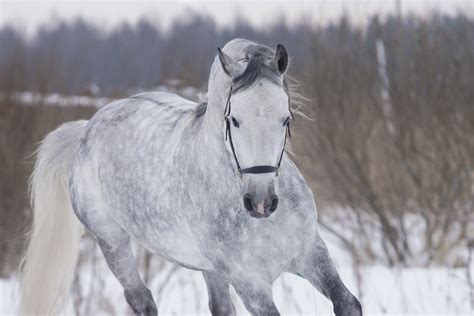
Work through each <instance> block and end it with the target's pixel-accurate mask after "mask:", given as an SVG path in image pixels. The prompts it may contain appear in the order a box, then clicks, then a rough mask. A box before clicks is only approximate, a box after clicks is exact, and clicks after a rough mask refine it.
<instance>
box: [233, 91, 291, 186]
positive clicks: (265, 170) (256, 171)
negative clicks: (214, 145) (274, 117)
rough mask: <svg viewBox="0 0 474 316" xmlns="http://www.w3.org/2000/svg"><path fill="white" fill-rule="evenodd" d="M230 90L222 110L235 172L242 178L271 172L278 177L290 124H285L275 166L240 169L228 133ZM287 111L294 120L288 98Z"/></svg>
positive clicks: (289, 133) (289, 135)
mask: <svg viewBox="0 0 474 316" xmlns="http://www.w3.org/2000/svg"><path fill="white" fill-rule="evenodd" d="M232 90H233V85H231V86H230V90H229V95H228V96H227V101H226V105H225V110H224V121H225V140H226V141H227V140H229V144H230V149H231V150H232V154H233V155H234V160H235V163H236V165H237V171H238V173H239V176H240V177H241V178H242V175H243V174H244V173H251V174H262V173H273V172H274V173H275V176H278V174H279V171H280V164H281V160H282V159H283V154H284V152H285V147H286V138H287V136H288V137H291V132H290V122H289V121H288V122H287V123H286V131H285V140H284V141H283V148H282V150H281V153H280V156H279V158H278V163H277V165H276V166H268V165H266V166H265V165H263V166H253V167H249V168H244V169H242V168H241V167H240V164H239V159H237V154H236V153H235V147H234V142H233V141H232V133H231V131H230V118H229V117H230V111H231V103H230V97H231V96H232ZM288 109H289V110H290V116H291V118H292V119H294V116H293V113H292V112H291V107H290V99H289V97H288Z"/></svg>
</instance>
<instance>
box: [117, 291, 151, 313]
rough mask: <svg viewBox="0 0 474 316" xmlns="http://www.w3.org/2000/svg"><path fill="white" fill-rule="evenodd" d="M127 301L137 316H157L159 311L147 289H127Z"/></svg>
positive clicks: (125, 292)
mask: <svg viewBox="0 0 474 316" xmlns="http://www.w3.org/2000/svg"><path fill="white" fill-rule="evenodd" d="M124 294H125V299H126V300H127V302H128V304H129V305H130V307H131V308H132V310H133V313H134V314H135V315H143V316H156V315H158V309H157V308H156V304H155V301H154V300H153V296H152V295H151V292H150V290H149V289H147V288H146V287H141V288H138V289H126V290H125V291H124Z"/></svg>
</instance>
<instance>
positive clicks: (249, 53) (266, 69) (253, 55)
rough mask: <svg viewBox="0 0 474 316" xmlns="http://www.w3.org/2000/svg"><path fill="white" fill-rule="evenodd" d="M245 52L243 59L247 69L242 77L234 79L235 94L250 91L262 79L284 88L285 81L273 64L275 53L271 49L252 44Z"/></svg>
mask: <svg viewBox="0 0 474 316" xmlns="http://www.w3.org/2000/svg"><path fill="white" fill-rule="evenodd" d="M244 52H245V57H244V58H243V59H244V60H245V61H246V62H247V67H246V68H245V71H244V72H243V73H242V74H241V75H239V76H238V77H237V78H235V79H234V81H233V92H237V91H239V90H245V89H248V88H250V87H252V86H253V85H254V84H255V83H257V82H258V81H259V80H260V79H262V78H265V79H268V80H269V81H271V82H273V83H275V84H278V85H280V86H282V82H283V80H282V78H281V75H280V74H279V73H278V70H277V69H276V66H275V65H274V63H273V56H274V52H273V50H272V49H271V48H270V47H268V46H264V45H257V44H250V45H248V46H247V47H246V48H245V50H244ZM240 61H242V60H239V62H240ZM283 87H284V86H283Z"/></svg>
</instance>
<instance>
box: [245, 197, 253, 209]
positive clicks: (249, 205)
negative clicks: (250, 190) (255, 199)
mask: <svg viewBox="0 0 474 316" xmlns="http://www.w3.org/2000/svg"><path fill="white" fill-rule="evenodd" d="M244 206H245V208H246V209H247V211H253V205H252V196H251V195H250V194H245V195H244Z"/></svg>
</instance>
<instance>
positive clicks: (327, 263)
mask: <svg viewBox="0 0 474 316" xmlns="http://www.w3.org/2000/svg"><path fill="white" fill-rule="evenodd" d="M309 249H310V250H309V251H308V252H307V253H306V257H305V258H302V260H298V262H297V264H296V267H295V269H294V271H291V272H293V273H296V274H298V275H300V276H302V277H303V278H305V279H306V280H308V281H309V282H310V283H311V284H312V285H313V286H314V287H315V288H317V289H318V290H319V291H320V292H321V293H322V294H323V295H325V296H326V297H327V298H329V299H330V300H331V301H332V304H333V306H334V313H335V314H336V316H346V315H351V316H352V315H354V316H356V315H357V316H358V315H362V308H361V305H360V303H359V301H358V300H357V299H356V298H355V296H354V295H352V293H351V292H349V290H348V289H347V288H346V286H345V285H344V283H342V281H341V278H340V277H339V274H338V273H337V271H336V267H335V266H334V263H333V261H332V259H331V257H330V256H329V252H328V250H327V248H326V244H325V243H324V241H323V240H322V239H321V237H320V236H319V235H317V237H316V239H315V240H314V241H313V243H312V245H311V246H310V247H309Z"/></svg>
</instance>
